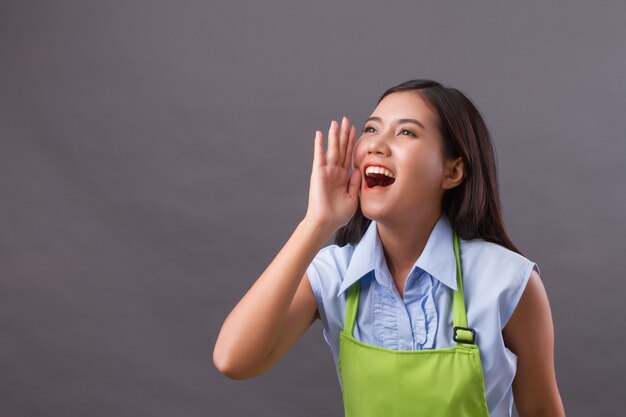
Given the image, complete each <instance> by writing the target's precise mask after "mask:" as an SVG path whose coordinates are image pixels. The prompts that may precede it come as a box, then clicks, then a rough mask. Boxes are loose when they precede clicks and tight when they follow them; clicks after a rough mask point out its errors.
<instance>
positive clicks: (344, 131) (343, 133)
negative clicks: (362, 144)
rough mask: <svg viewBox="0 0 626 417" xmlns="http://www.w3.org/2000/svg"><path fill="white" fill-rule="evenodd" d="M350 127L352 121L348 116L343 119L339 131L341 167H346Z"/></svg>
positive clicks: (339, 163)
mask: <svg viewBox="0 0 626 417" xmlns="http://www.w3.org/2000/svg"><path fill="white" fill-rule="evenodd" d="M349 126H350V121H349V120H348V118H347V117H346V116H343V119H341V129H340V131H339V160H338V161H337V162H338V165H339V166H340V167H343V166H344V160H345V158H346V142H348V127H349Z"/></svg>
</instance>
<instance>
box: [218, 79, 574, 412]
mask: <svg viewBox="0 0 626 417" xmlns="http://www.w3.org/2000/svg"><path fill="white" fill-rule="evenodd" d="M355 137H356V130H355V128H354V127H352V128H351V127H350V123H349V120H348V119H347V118H345V117H344V118H343V120H342V123H341V127H340V128H339V127H338V126H337V123H335V121H333V122H331V126H330V129H329V133H328V138H329V139H328V149H327V151H326V153H324V150H323V143H322V139H323V138H322V134H321V132H319V131H318V132H316V135H315V146H314V158H313V168H312V175H311V183H310V191H309V205H308V209H307V212H306V214H305V216H304V218H303V220H302V221H301V222H300V223H299V225H298V227H297V228H296V230H295V231H294V233H293V234H292V236H291V237H290V239H289V240H288V241H287V243H286V244H285V246H284V247H283V248H282V249H281V251H280V252H279V253H278V255H277V256H276V258H275V259H274V260H273V262H272V263H271V264H270V265H269V266H268V267H267V269H266V270H265V271H264V272H263V274H262V275H261V276H260V277H259V278H258V279H257V281H256V282H255V283H254V285H253V286H252V287H251V288H250V290H249V291H248V292H247V293H246V294H245V296H244V297H243V298H242V299H241V301H240V302H239V303H238V304H237V305H236V306H235V308H234V309H233V311H232V312H231V313H230V314H229V316H228V317H227V319H226V320H225V322H224V324H223V326H222V329H221V331H220V334H219V336H218V338H217V341H216V345H215V350H214V354H213V360H214V363H215V366H216V367H217V368H218V369H219V370H220V372H222V373H223V374H225V375H227V376H229V377H231V378H234V379H244V378H250V377H253V376H256V375H259V374H261V373H263V372H264V371H266V370H267V369H269V368H270V367H271V366H272V365H273V364H274V363H276V361H277V360H278V359H279V358H280V357H282V355H283V354H284V353H285V352H286V351H287V350H288V349H289V348H290V347H291V346H292V345H293V344H294V343H295V341H296V340H297V339H298V338H299V337H300V336H301V335H302V334H303V333H304V331H305V330H306V329H307V328H308V327H309V326H310V325H311V324H312V323H313V322H314V321H315V320H316V319H320V320H321V321H322V323H323V325H324V337H325V339H326V341H327V343H328V344H329V346H330V348H331V352H332V353H333V356H334V359H335V362H336V366H337V375H338V378H339V382H340V385H341V387H342V391H343V401H344V409H345V412H346V416H348V417H369V416H393V415H398V416H400V415H402V416H404V415H416V416H420V415H428V416H447V415H454V416H465V415H467V416H492V417H493V416H510V415H511V408H512V400H513V397H514V398H515V404H516V408H517V410H518V413H519V415H520V417H530V416H544V415H546V416H547V415H550V416H564V415H565V414H564V410H563V406H562V403H561V399H560V395H559V391H558V387H557V383H556V377H555V372H554V353H553V350H554V335H553V326H552V318H551V312H550V306H549V302H548V298H547V295H546V292H545V289H544V287H543V285H542V282H541V279H540V277H539V268H538V266H537V265H536V263H534V262H532V261H530V260H528V259H527V258H525V257H524V256H523V255H522V254H521V253H520V251H519V250H518V249H517V248H516V247H515V245H514V244H513V243H512V242H511V240H510V239H509V237H508V236H507V233H506V231H505V230H504V226H503V220H502V214H501V211H500V203H499V197H498V189H497V178H496V167H495V159H494V152H493V146H492V143H491V139H490V137H489V133H488V131H487V128H486V126H485V124H484V122H483V120H482V118H481V116H480V114H479V112H478V110H477V109H476V108H475V107H474V105H473V104H472V103H471V101H470V100H469V99H467V97H465V96H464V95H463V94H462V93H461V92H460V91H458V90H456V89H453V88H447V87H444V86H442V85H441V84H439V83H437V82H435V81H432V80H423V79H422V80H411V81H407V82H404V83H402V84H399V85H397V86H395V87H392V88H390V89H388V90H387V91H386V92H385V93H384V94H383V95H382V96H381V98H380V99H379V101H378V103H377V107H376V108H375V109H374V111H373V113H372V115H371V117H370V118H368V120H367V123H366V124H365V127H364V128H363V131H362V135H361V137H360V138H359V140H358V141H357V142H356V145H354V141H355ZM351 165H352V168H353V169H352V172H351V173H349V168H350V166H351ZM335 232H336V240H335V244H334V245H331V246H328V247H325V248H321V246H322V245H323V244H324V242H326V241H327V239H328V238H329V237H330V236H331V235H332V234H333V233H335ZM320 248H321V249H320Z"/></svg>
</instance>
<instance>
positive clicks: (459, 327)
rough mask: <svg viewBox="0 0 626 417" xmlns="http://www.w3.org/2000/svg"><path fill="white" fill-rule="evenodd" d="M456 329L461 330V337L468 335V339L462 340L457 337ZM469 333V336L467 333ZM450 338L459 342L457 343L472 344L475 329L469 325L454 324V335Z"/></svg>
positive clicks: (474, 338)
mask: <svg viewBox="0 0 626 417" xmlns="http://www.w3.org/2000/svg"><path fill="white" fill-rule="evenodd" d="M457 330H461V331H462V333H461V337H465V338H467V337H469V338H470V340H469V341H468V340H464V339H459V338H458V337H457ZM468 332H469V333H471V336H470V335H469V334H468ZM452 339H454V341H455V342H459V343H469V344H474V343H475V342H476V330H474V329H472V328H470V327H461V326H454V336H453V337H452Z"/></svg>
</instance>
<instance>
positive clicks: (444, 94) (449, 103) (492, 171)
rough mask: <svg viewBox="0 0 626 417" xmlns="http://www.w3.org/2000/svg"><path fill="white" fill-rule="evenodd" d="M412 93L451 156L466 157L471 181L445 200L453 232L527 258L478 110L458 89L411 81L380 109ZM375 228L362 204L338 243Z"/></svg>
mask: <svg viewBox="0 0 626 417" xmlns="http://www.w3.org/2000/svg"><path fill="white" fill-rule="evenodd" d="M408 90H415V91H417V92H418V94H420V96H421V98H422V99H423V100H425V101H426V103H427V104H428V105H430V107H431V108H432V109H433V110H434V112H435V113H436V116H437V127H438V129H439V132H440V133H441V136H442V138H443V142H444V153H445V156H446V157H447V158H457V157H459V156H461V157H462V159H463V164H464V166H465V179H464V180H463V182H461V183H460V184H459V185H458V186H456V187H454V188H451V189H448V190H446V191H445V192H444V195H443V201H442V207H443V212H444V213H445V214H446V215H447V216H448V219H449V220H450V224H451V226H452V229H453V230H454V231H455V232H456V233H457V235H458V236H459V237H460V238H462V239H464V240H470V239H477V238H478V239H483V240H485V241H489V242H493V243H497V244H499V245H502V246H504V247H506V248H508V249H510V250H512V251H514V252H517V253H518V254H520V255H522V256H523V254H522V252H521V251H520V250H519V249H518V248H517V247H516V246H515V245H514V244H513V242H512V241H511V239H510V238H509V236H508V234H507V232H506V230H505V229H504V222H503V219H502V211H501V209H500V206H501V204H500V197H499V191H498V179H497V170H496V163H497V161H496V154H495V149H494V147H493V143H492V142H491V137H490V135H489V131H488V130H487V126H486V125H485V122H484V120H483V118H482V116H481V115H480V113H479V111H478V109H477V108H476V106H474V104H473V103H472V102H471V101H470V100H469V99H468V98H467V97H466V96H465V95H464V94H463V93H462V92H461V91H459V90H457V89H456V88H450V87H444V86H443V85H441V84H440V83H438V82H436V81H433V80H428V79H416V80H409V81H405V82H403V83H401V84H398V85H396V86H394V87H391V88H389V89H388V90H387V91H385V92H384V93H383V95H382V96H381V97H380V98H379V99H378V102H377V103H376V104H378V103H380V102H381V100H382V99H383V98H385V97H386V96H387V95H389V94H391V93H395V92H397V91H408ZM370 223H371V219H368V218H367V217H365V216H364V215H363V212H362V211H361V203H360V201H359V204H358V206H357V210H356V212H355V213H354V215H353V216H352V218H351V219H350V221H349V222H348V223H347V224H346V225H345V226H342V227H340V228H339V229H337V231H336V233H335V244H337V245H339V246H344V245H346V244H348V243H351V244H356V243H358V242H359V241H360V240H361V238H362V237H363V235H364V234H365V231H366V229H367V227H368V226H369V224H370Z"/></svg>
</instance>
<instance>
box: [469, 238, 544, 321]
mask: <svg viewBox="0 0 626 417" xmlns="http://www.w3.org/2000/svg"><path fill="white" fill-rule="evenodd" d="M460 249H461V263H462V268H463V272H464V275H463V276H464V278H465V276H466V275H467V277H468V281H467V284H468V285H469V286H470V287H475V292H476V293H479V294H481V297H485V298H486V300H485V301H489V302H491V303H495V304H496V305H497V307H498V313H499V316H500V328H503V327H504V326H505V325H506V323H507V322H508V320H509V318H510V317H511V315H512V313H513V311H514V310H515V307H516V306H517V304H518V302H519V300H520V298H521V296H522V293H523V292H524V289H525V287H526V285H527V283H528V280H529V279H530V276H531V272H533V270H534V271H536V273H537V274H538V273H539V266H538V265H537V263H536V262H534V261H532V260H530V259H528V258H526V257H525V256H523V255H520V254H519V253H517V252H514V251H512V250H510V249H509V248H507V247H504V246H502V245H499V244H497V243H493V242H488V241H485V240H483V239H471V240H461V245H460ZM464 283H465V280H464Z"/></svg>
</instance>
